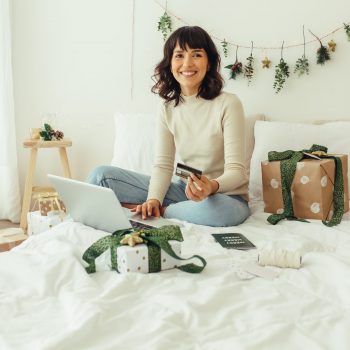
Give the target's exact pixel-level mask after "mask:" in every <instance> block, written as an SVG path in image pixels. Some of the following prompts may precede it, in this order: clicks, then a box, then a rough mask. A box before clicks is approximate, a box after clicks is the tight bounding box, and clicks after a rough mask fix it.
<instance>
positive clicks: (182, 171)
mask: <svg viewBox="0 0 350 350" xmlns="http://www.w3.org/2000/svg"><path fill="white" fill-rule="evenodd" d="M191 173H192V174H194V175H196V176H197V177H198V179H200V178H201V175H202V171H201V170H198V169H196V168H192V167H190V166H188V165H185V164H181V163H177V165H176V170H175V174H176V175H177V176H180V177H183V178H184V179H187V178H188V177H189V176H190V174H191Z"/></svg>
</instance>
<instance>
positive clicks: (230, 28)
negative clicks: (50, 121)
mask: <svg viewBox="0 0 350 350" xmlns="http://www.w3.org/2000/svg"><path fill="white" fill-rule="evenodd" d="M159 4H161V5H165V1H161V0H158V1H157V2H155V1H153V0H135V3H134V5H135V6H134V27H133V16H132V13H133V1H132V0H13V1H12V8H11V10H12V28H13V33H12V34H13V35H12V40H13V74H14V95H15V113H16V129H17V149H18V159H19V170H20V183H21V186H22V190H23V184H24V178H25V173H26V168H27V163H28V158H29V152H28V150H25V149H23V147H22V142H23V140H24V139H25V138H27V137H28V136H29V128H31V127H40V126H41V124H42V118H43V116H44V115H45V114H48V113H56V116H57V119H56V121H57V124H56V127H57V128H59V129H61V130H63V131H64V133H65V135H66V136H67V137H70V138H71V139H72V141H73V147H71V148H70V149H69V150H68V152H69V154H68V156H69V159H70V164H71V170H72V175H73V177H74V178H77V179H85V178H86V176H87V174H88V172H89V171H90V169H92V168H93V167H94V166H96V165H99V164H108V163H109V162H110V160H111V158H112V151H113V141H114V122H113V114H114V112H116V111H122V112H123V111H137V112H146V113H149V112H155V111H156V109H157V106H158V103H159V100H158V98H157V96H154V95H153V94H152V93H151V92H150V87H151V86H152V81H151V78H150V77H151V75H152V72H153V67H154V66H155V64H156V63H157V62H158V61H159V60H160V58H161V55H162V45H163V40H162V37H161V34H160V33H159V32H157V30H156V28H157V22H158V19H159V17H160V16H161V15H162V13H163V12H164V10H163V9H162V8H161V6H160V5H159ZM167 6H168V10H169V12H172V13H174V14H176V16H177V17H179V18H178V19H175V20H174V28H177V27H179V26H182V25H184V22H186V23H189V24H190V25H199V26H202V27H203V28H205V29H206V30H207V31H208V32H209V33H210V34H212V35H213V36H215V37H218V38H220V39H223V38H226V40H228V41H232V42H235V43H238V44H240V45H247V46H249V45H250V42H251V40H253V41H254V44H255V45H257V46H263V47H278V46H280V45H281V44H282V41H283V40H284V41H285V45H291V44H296V43H301V42H302V25H303V24H305V28H306V36H307V40H312V39H313V37H312V36H311V35H310V34H309V33H308V32H307V29H308V28H310V29H311V30H312V31H313V32H314V33H315V34H316V35H319V36H323V35H324V34H327V33H329V32H331V31H332V30H334V29H336V28H337V27H339V26H342V23H343V22H346V23H348V22H349V21H350V17H349V14H350V2H349V1H347V0H334V1H332V2H330V1H327V2H319V1H316V0H309V1H302V0H295V1H293V2H291V1H289V2H281V1H277V0H265V1H249V2H247V1H244V0H237V1H234V2H233V1H229V0H217V1H210V0H191V1H188V0H172V1H171V0H168V2H167ZM180 19H181V20H180ZM132 28H134V30H132ZM132 33H134V35H133V38H134V40H132ZM332 38H333V39H334V40H335V41H336V42H337V44H338V46H337V51H336V52H335V53H334V54H333V55H332V60H331V61H330V62H327V63H326V65H325V66H319V65H316V50H317V48H318V47H319V44H318V43H317V42H315V43H313V44H310V45H308V46H307V47H306V55H307V56H308V58H309V60H310V64H311V66H310V75H309V76H306V77H302V78H298V77H297V76H296V75H294V74H291V78H290V79H289V80H288V81H287V83H286V86H285V88H284V89H283V90H282V92H281V93H280V94H278V95H276V94H275V93H274V91H273V88H272V85H273V80H274V69H273V68H272V69H270V70H263V69H262V68H261V63H260V61H261V59H263V58H264V56H265V55H267V56H268V57H269V58H270V59H271V60H272V67H274V66H275V65H276V64H277V63H278V62H279V59H280V50H265V51H264V50H255V51H254V56H255V58H256V69H255V76H254V80H253V82H252V84H251V86H249V87H248V86H247V82H246V80H244V79H242V78H241V79H238V80H237V81H234V80H228V70H226V69H223V70H222V72H223V75H224V76H225V79H226V87H225V90H227V91H231V92H234V93H236V94H237V95H238V96H239V97H240V98H241V100H242V102H243V105H244V107H245V111H246V113H247V114H250V113H264V114H266V115H267V116H268V117H269V118H270V119H272V120H282V121H305V122H309V121H314V120H320V119H327V120H339V119H346V120H350V110H349V109H350V108H349V99H348V92H347V91H348V82H349V78H350V64H349V62H350V42H349V41H347V38H346V35H345V32H344V30H343V29H342V30H340V31H338V32H336V33H334V35H331V36H329V37H327V38H326V39H324V40H323V43H324V44H327V41H328V40H330V39H332ZM216 44H217V46H218V47H219V48H220V43H219V41H216ZM229 49H230V55H229V57H228V58H224V57H222V59H223V66H225V65H227V64H230V63H231V64H232V63H233V62H234V60H235V48H232V47H230V48H229ZM132 50H133V56H132ZM249 53H250V49H243V48H240V49H239V51H238V54H239V58H240V60H242V61H244V60H245V58H246V57H248V55H249ZM302 53H303V48H302V47H296V48H292V49H286V50H284V54H283V56H284V58H285V60H286V61H287V62H288V63H289V64H290V66H291V71H292V70H293V65H294V63H295V61H296V59H297V58H299V57H300V56H301V55H302ZM132 58H133V59H132ZM132 66H133V74H132ZM132 85H133V95H132V96H131V87H132ZM140 128H142V125H140ZM129 142H130V147H132V144H133V142H137V140H129ZM48 172H51V173H56V174H60V173H61V170H60V166H59V156H58V152H56V151H52V150H42V151H40V152H39V157H38V167H37V171H36V178H35V181H36V184H39V185H43V184H46V183H47V181H46V174H47V173H48Z"/></svg>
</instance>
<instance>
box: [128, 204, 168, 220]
mask: <svg viewBox="0 0 350 350" xmlns="http://www.w3.org/2000/svg"><path fill="white" fill-rule="evenodd" d="M160 208H161V205H160V202H159V200H158V199H149V200H147V201H146V202H144V203H142V204H139V205H138V206H137V207H135V208H133V209H131V211H132V212H135V213H137V214H141V216H142V219H147V217H148V216H155V217H156V218H159V217H160Z"/></svg>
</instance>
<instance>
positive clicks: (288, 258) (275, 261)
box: [258, 249, 302, 269]
mask: <svg viewBox="0 0 350 350" xmlns="http://www.w3.org/2000/svg"><path fill="white" fill-rule="evenodd" d="M301 261H302V256H301V254H300V253H299V252H291V251H288V250H283V249H275V250H261V251H260V252H259V256H258V264H259V265H261V266H265V265H271V266H278V267H291V268H293V269H299V268H300V266H301Z"/></svg>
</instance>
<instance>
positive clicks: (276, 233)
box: [0, 205, 350, 350]
mask: <svg viewBox="0 0 350 350" xmlns="http://www.w3.org/2000/svg"><path fill="white" fill-rule="evenodd" d="M252 209H253V215H252V216H251V217H250V218H249V219H248V220H247V221H246V222H245V223H244V224H243V225H240V226H238V227H234V228H221V229H217V228H210V227H204V226H197V225H191V224H185V227H184V229H183V230H182V231H183V235H184V238H185V241H184V243H183V249H182V252H183V256H184V257H186V256H190V255H193V254H199V255H202V256H203V257H204V258H205V259H206V260H207V262H208V265H207V267H206V268H205V269H204V271H203V272H202V273H200V274H198V275H195V274H194V275H193V274H187V273H184V272H181V271H179V270H176V269H174V270H168V271H163V272H160V273H154V274H146V275H145V274H127V275H119V274H117V273H116V272H114V271H101V270H103V268H104V267H105V265H104V262H105V261H106V260H104V259H103V257H102V258H101V259H100V261H99V267H100V272H98V273H96V274H91V275H88V274H87V273H86V272H85V270H84V264H83V261H82V259H81V256H82V254H83V252H84V251H85V249H86V248H87V247H88V246H89V245H91V244H92V243H93V242H94V241H96V240H97V239H98V238H100V237H102V236H104V235H106V234H105V233H104V232H101V231H97V230H94V229H92V228H89V227H86V226H83V225H81V224H79V223H69V222H67V223H63V224H61V225H59V226H56V227H55V228H53V229H52V230H51V231H48V232H45V233H43V234H40V235H37V236H34V237H31V238H29V239H28V240H27V241H26V242H25V243H23V244H22V245H20V246H19V247H17V248H15V249H13V250H12V251H11V252H7V253H1V254H0V313H1V317H0V349H1V350H5V349H26V350H27V349H35V350H39V349H40V350H41V349H67V350H71V349H72V350H78V349H103V350H107V349H123V350H124V349H133V350H134V349H160V350H166V349H178V350H182V349H190V350H195V349H201V350H202V349H220V350H224V349H235V350H239V349H259V350H261V349H269V350H272V349H278V350H284V349H308V350H313V349H322V350H324V349H335V350H342V349H344V350H348V349H350V215H349V214H346V215H345V217H344V220H343V222H342V223H341V224H340V225H339V226H336V227H334V228H328V227H325V226H324V225H322V223H320V222H319V221H312V222H311V223H301V222H291V221H283V222H281V223H280V224H278V225H276V226H272V225H270V224H268V223H267V222H266V217H267V214H264V213H262V210H261V207H260V206H257V205H256V206H255V207H253V208H252ZM214 232H240V233H243V234H244V235H245V236H246V237H248V238H249V239H250V240H251V241H253V242H254V243H255V244H256V245H257V247H258V248H259V249H260V248H266V247H268V248H272V247H275V248H284V249H288V250H292V251H294V250H298V251H300V252H301V253H303V264H302V267H301V269H299V270H295V269H279V268H273V269H275V270H279V277H277V278H275V279H274V280H266V279H263V278H259V277H254V278H251V279H240V277H241V278H242V276H243V277H244V274H243V275H242V273H241V271H240V266H241V265H242V264H243V263H244V262H247V261H248V262H249V261H254V259H255V258H256V254H257V252H256V251H254V250H251V251H249V252H242V251H237V250H225V249H223V248H221V246H220V245H219V244H218V243H215V242H214V239H213V238H212V237H211V235H210V234H211V233H214ZM239 276H240V277H239Z"/></svg>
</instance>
